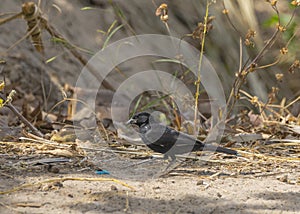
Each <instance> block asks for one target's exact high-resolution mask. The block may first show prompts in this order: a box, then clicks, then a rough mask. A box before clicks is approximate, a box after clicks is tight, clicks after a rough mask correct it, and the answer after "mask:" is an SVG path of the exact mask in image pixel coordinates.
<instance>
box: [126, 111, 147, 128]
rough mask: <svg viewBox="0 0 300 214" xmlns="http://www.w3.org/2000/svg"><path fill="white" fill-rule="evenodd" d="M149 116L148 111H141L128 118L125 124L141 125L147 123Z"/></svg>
mask: <svg viewBox="0 0 300 214" xmlns="http://www.w3.org/2000/svg"><path fill="white" fill-rule="evenodd" d="M149 118H150V113H148V112H141V113H138V114H135V115H134V116H133V117H132V118H131V119H130V120H128V121H127V123H126V124H134V125H138V126H142V125H143V124H148V123H149Z"/></svg>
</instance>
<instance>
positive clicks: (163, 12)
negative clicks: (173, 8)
mask: <svg viewBox="0 0 300 214" xmlns="http://www.w3.org/2000/svg"><path fill="white" fill-rule="evenodd" d="M155 15H156V16H160V20H161V21H162V22H167V21H168V19H169V16H168V5H167V4H165V3H163V4H161V5H160V6H159V7H158V8H157V9H156V11H155Z"/></svg>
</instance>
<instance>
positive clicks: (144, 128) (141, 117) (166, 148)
mask: <svg viewBox="0 0 300 214" xmlns="http://www.w3.org/2000/svg"><path fill="white" fill-rule="evenodd" d="M151 118H152V116H151V114H150V113H148V112H141V113H138V114H135V115H134V116H133V117H132V118H131V119H130V120H129V121H128V122H127V124H134V125H137V126H138V127H139V131H138V132H139V135H140V137H141V138H142V141H143V142H144V143H145V144H146V145H147V146H148V147H149V148H150V149H152V150H153V151H155V152H158V153H162V154H164V155H165V157H171V158H172V161H174V160H175V159H176V157H175V155H178V154H185V153H189V152H192V151H202V150H203V149H204V148H205V150H209V151H216V152H221V153H225V154H230V155H238V153H237V151H234V150H231V149H227V148H224V147H220V146H214V145H205V144H204V143H202V142H201V141H199V140H196V139H194V138H193V137H192V136H190V135H188V134H185V133H182V132H179V131H177V130H175V129H172V128H170V127H168V126H165V125H162V124H160V123H158V122H156V121H154V120H152V119H151Z"/></svg>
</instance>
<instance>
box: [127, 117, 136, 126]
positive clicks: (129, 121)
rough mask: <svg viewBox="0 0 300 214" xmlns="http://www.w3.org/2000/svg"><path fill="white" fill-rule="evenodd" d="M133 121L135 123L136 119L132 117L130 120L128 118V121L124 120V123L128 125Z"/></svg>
mask: <svg viewBox="0 0 300 214" xmlns="http://www.w3.org/2000/svg"><path fill="white" fill-rule="evenodd" d="M135 123H136V120H135V119H133V118H131V119H130V120H128V121H127V122H126V125H129V124H135Z"/></svg>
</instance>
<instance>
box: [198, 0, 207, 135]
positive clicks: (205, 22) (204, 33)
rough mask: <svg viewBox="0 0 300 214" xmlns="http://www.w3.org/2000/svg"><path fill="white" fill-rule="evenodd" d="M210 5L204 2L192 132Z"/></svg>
mask: <svg viewBox="0 0 300 214" xmlns="http://www.w3.org/2000/svg"><path fill="white" fill-rule="evenodd" d="M209 6H210V3H209V2H208V0H206V10H205V17H204V29H203V38H202V41H201V52H200V58H199V64H198V74H197V81H196V94H195V109H194V132H196V130H197V118H198V100H199V93H200V83H201V66H202V61H203V55H204V44H205V35H206V32H207V20H208V12H209V10H208V8H209Z"/></svg>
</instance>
